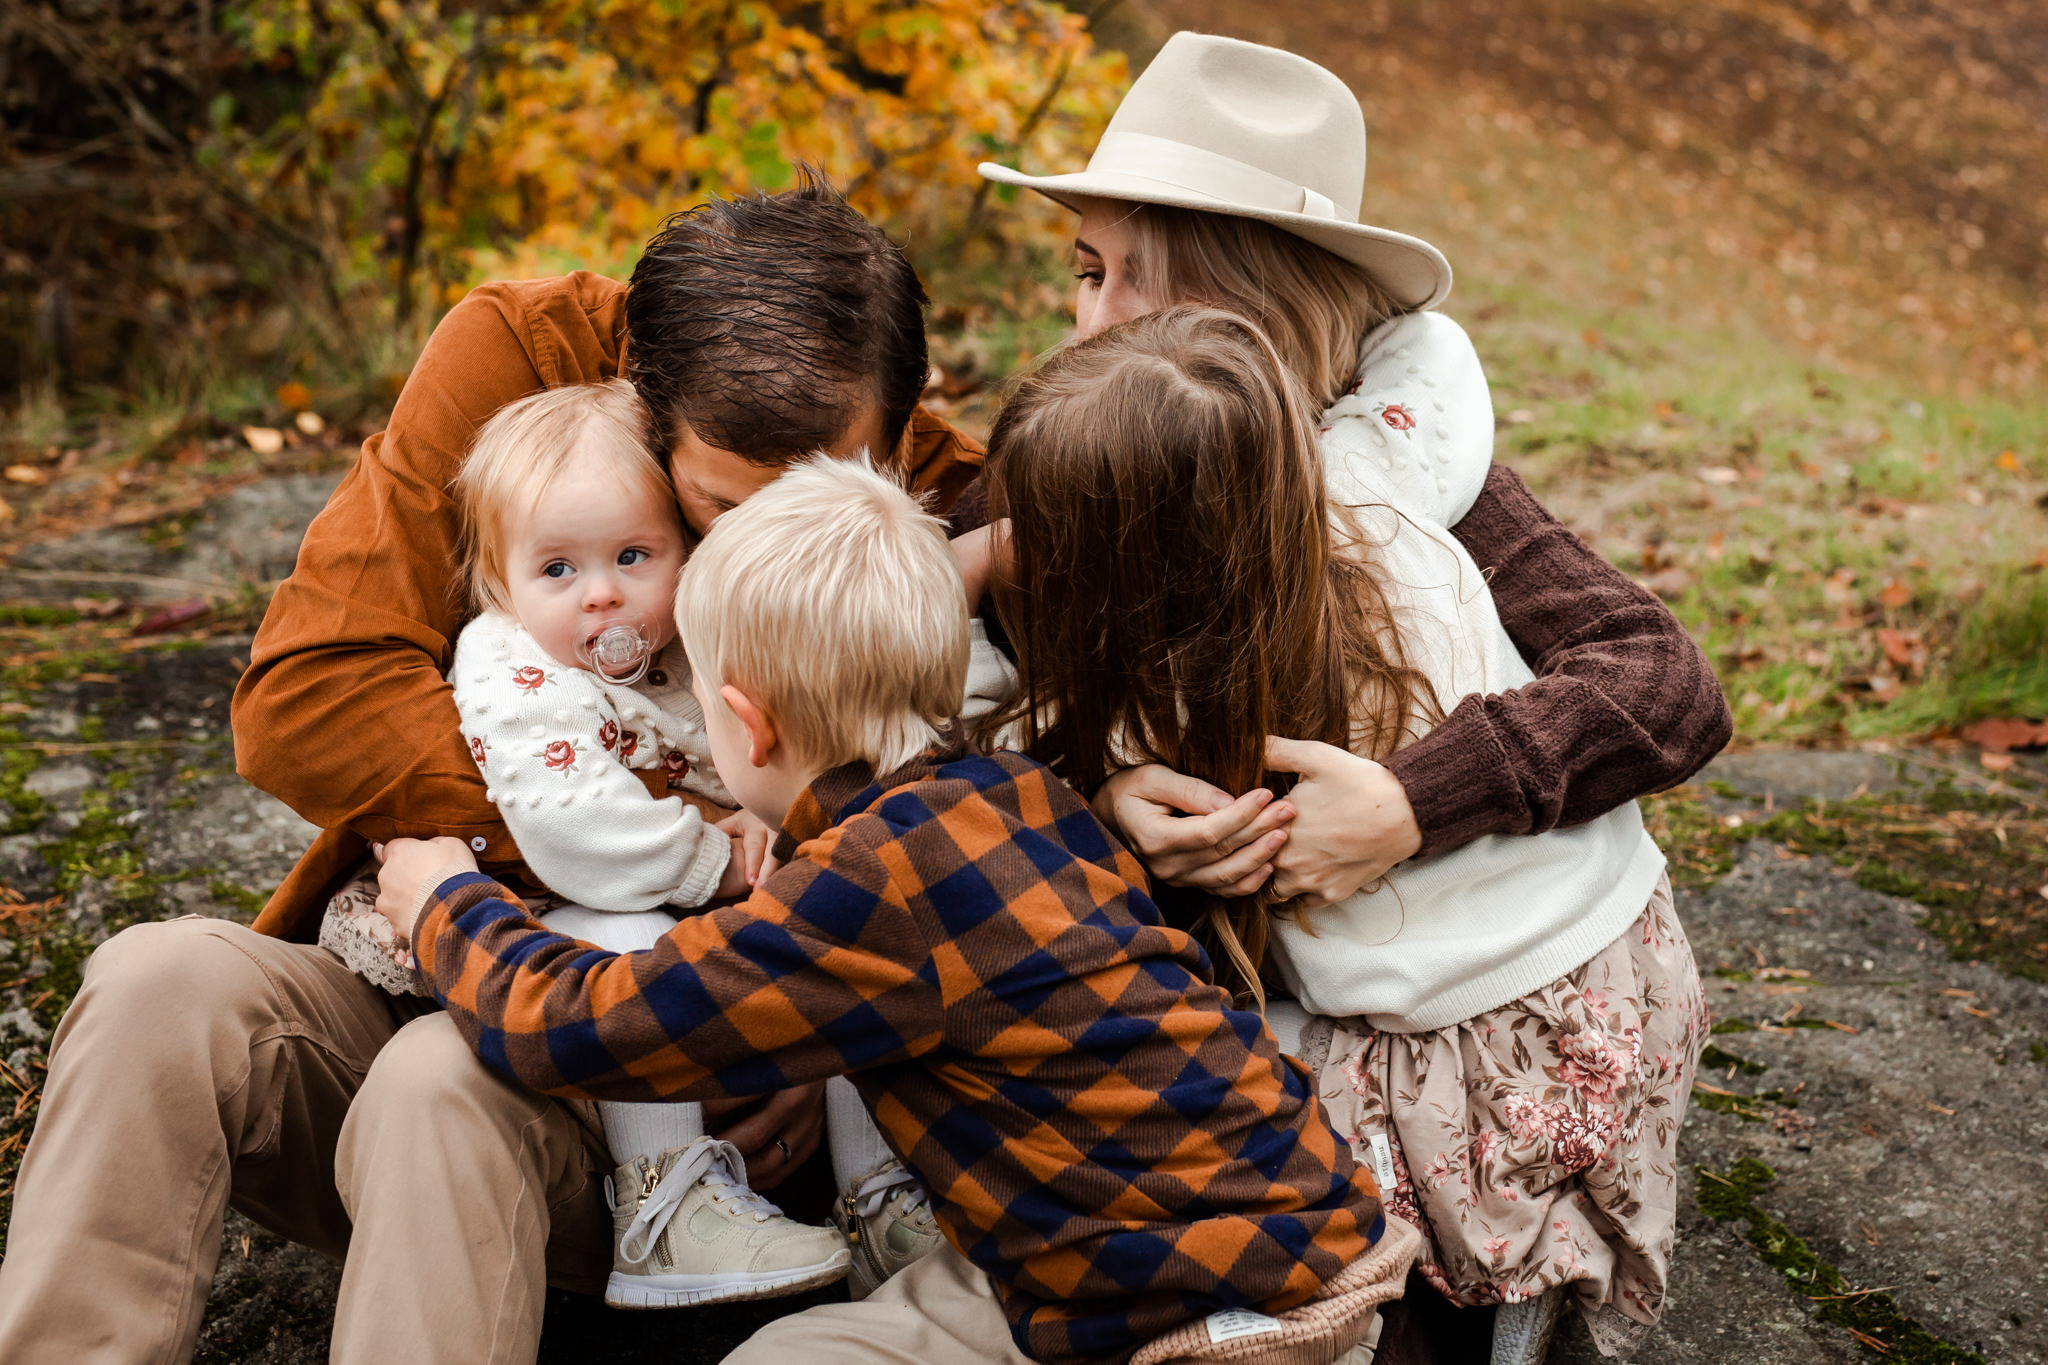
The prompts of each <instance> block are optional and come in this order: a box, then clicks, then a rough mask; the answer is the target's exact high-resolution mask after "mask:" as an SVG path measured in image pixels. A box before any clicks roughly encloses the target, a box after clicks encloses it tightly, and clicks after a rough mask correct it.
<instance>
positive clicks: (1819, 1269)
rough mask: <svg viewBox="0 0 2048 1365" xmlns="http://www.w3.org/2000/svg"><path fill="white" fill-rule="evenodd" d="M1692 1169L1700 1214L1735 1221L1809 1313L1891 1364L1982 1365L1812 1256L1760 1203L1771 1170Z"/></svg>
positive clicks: (1749, 1164)
mask: <svg viewBox="0 0 2048 1365" xmlns="http://www.w3.org/2000/svg"><path fill="white" fill-rule="evenodd" d="M1693 1169H1694V1170H1695V1171H1696V1172H1697V1173H1698V1186H1697V1194H1698V1198H1699V1205H1700V1212H1702V1213H1704V1214H1706V1215H1707V1216H1708V1217H1709V1218H1713V1219H1716V1220H1718V1221H1720V1222H1724V1223H1741V1224H1742V1235H1743V1238H1744V1240H1746V1241H1747V1242H1748V1243H1749V1244H1750V1245H1751V1246H1752V1247H1755V1248H1756V1251H1757V1254H1758V1255H1759V1256H1761V1257H1762V1258H1763V1261H1764V1264H1765V1265H1768V1266H1770V1267H1771V1268H1772V1269H1774V1270H1776V1271H1778V1272H1779V1273H1780V1274H1782V1275H1783V1276H1784V1277H1785V1283H1786V1284H1787V1285H1789V1286H1790V1287H1791V1288H1793V1289H1794V1290H1797V1291H1798V1292H1799V1293H1802V1294H1804V1295H1805V1296H1806V1297H1807V1298H1808V1299H1809V1300H1811V1301H1812V1302H1813V1304H1814V1316H1815V1317H1817V1318H1819V1319H1820V1320H1821V1321H1822V1322H1825V1323H1829V1324H1831V1325H1833V1326H1836V1327H1840V1328H1842V1329H1844V1330H1845V1331H1847V1332H1849V1333H1850V1335H1852V1336H1854V1337H1855V1338H1856V1340H1857V1342H1858V1344H1859V1345H1861V1346H1862V1347H1863V1349H1864V1350H1865V1351H1867V1352H1869V1353H1870V1354H1871V1355H1873V1356H1879V1357H1882V1358H1883V1359H1884V1360H1886V1361H1887V1362H1893V1363H1894V1365H1984V1357H1982V1356H1980V1355H1978V1354H1977V1353H1976V1352H1975V1351H1966V1350H1964V1349H1963V1348H1962V1347H1960V1346H1957V1345H1956V1344H1955V1343H1953V1342H1949V1341H1944V1340H1942V1339H1941V1338H1940V1337H1937V1336H1935V1335H1934V1334H1933V1333H1932V1332H1929V1331H1928V1330H1927V1329H1926V1328H1924V1327H1922V1326H1921V1325H1920V1324H1919V1323H1918V1322H1915V1321H1914V1320H1913V1319H1912V1318H1911V1317H1909V1316H1907V1314H1906V1312H1905V1310H1904V1309H1902V1308H1900V1307H1899V1304H1898V1301H1897V1300H1896V1299H1894V1298H1892V1296H1891V1295H1889V1294H1886V1293H1882V1292H1874V1293H1858V1292H1854V1291H1852V1290H1851V1289H1850V1288H1849V1283H1848V1281H1847V1280H1845V1279H1843V1278H1842V1273H1841V1272H1840V1271H1839V1270H1837V1269H1835V1267H1833V1266H1832V1265H1829V1264H1828V1263H1827V1262H1826V1261H1823V1260H1822V1259H1820V1257H1819V1256H1817V1255H1815V1254H1814V1252H1813V1250H1812V1248H1810V1247H1808V1246H1807V1245H1806V1242H1805V1241H1804V1240H1803V1239H1801V1238H1800V1237H1799V1236H1798V1235H1797V1234H1796V1233H1794V1232H1793V1231H1792V1229H1791V1228H1789V1227H1787V1226H1786V1225H1785V1224H1784V1223H1783V1222H1782V1221H1781V1220H1779V1219H1777V1218H1774V1217H1772V1216H1771V1215H1770V1214H1769V1213H1767V1212H1765V1211H1764V1209H1763V1208H1762V1207H1761V1206H1760V1205H1758V1203H1757V1196H1758V1195H1759V1194H1761V1193H1762V1192H1763V1190H1764V1189H1765V1187H1766V1186H1768V1185H1770V1184H1771V1183H1772V1182H1773V1181H1775V1180H1776V1179H1777V1178H1778V1176H1777V1172H1775V1171H1773V1170H1772V1169H1771V1168H1770V1167H1768V1166H1766V1165H1764V1164H1763V1163H1762V1162H1761V1161H1757V1160H1755V1159H1753V1158H1750V1157H1744V1158H1743V1159H1742V1160H1740V1161H1738V1162H1736V1163H1735V1165H1734V1166H1733V1167H1731V1168H1730V1169H1729V1170H1728V1172H1727V1173H1726V1174H1722V1173H1720V1172H1718V1171H1710V1170H1708V1169H1707V1168H1706V1167H1704V1166H1696V1167H1694V1168H1693Z"/></svg>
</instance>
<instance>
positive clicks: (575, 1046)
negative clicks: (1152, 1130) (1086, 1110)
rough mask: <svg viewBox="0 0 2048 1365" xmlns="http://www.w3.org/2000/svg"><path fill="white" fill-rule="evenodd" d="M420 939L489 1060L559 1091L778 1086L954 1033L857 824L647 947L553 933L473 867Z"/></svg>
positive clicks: (600, 1095) (671, 1095)
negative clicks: (614, 947) (623, 949)
mask: <svg viewBox="0 0 2048 1365" xmlns="http://www.w3.org/2000/svg"><path fill="white" fill-rule="evenodd" d="M413 937H414V942H415V952H416V953H417V955H418V957H419V962H420V972H421V974H422V975H423V976H424V977H425V978H426V980H427V981H428V982H429V983H430V984H431V986H432V987H433V991H434V995H435V998H436V999H438V1000H439V1001H440V1002H441V1003H442V1004H443V1005H444V1006H446V1007H447V1010H448V1013H449V1016H450V1017H451V1018H453V1019H454V1020H455V1023H456V1026H457V1027H458V1028H460V1029H461V1030H462V1033H463V1036H464V1037H465V1038H467V1039H468V1040H469V1043H470V1045H471V1046H472V1047H474V1048H475V1049H476V1051H477V1054H478V1055H479V1056H480V1057H482V1058H483V1059H484V1061H486V1062H487V1063H489V1064H490V1065H492V1066H494V1067H496V1068H497V1069H498V1070H500V1071H502V1072H504V1073H505V1074H506V1075H508V1076H511V1077H512V1078H513V1079H515V1080H517V1081H519V1082H520V1083H521V1084H523V1085H526V1086H529V1087H531V1088H532V1089H535V1090H539V1091H543V1092H545V1093H548V1094H553V1095H566V1096H574V1097H581V1098H588V1099H603V1100H671V1099H686V1100H705V1099H717V1098H721V1097H724V1096H729V1095H759V1094H767V1093H769V1092H772V1091H776V1090H784V1089H788V1088H789V1087H791V1086H795V1085H802V1084H805V1083H808V1082H811V1081H817V1080H822V1079H824V1078H826V1077H829V1076H836V1075H842V1074H844V1073H846V1072H849V1071H852V1070H854V1069H856V1068H859V1067H867V1066H874V1065H880V1064H885V1063H887V1062H890V1061H898V1060H903V1059H907V1058H909V1057H913V1056H916V1055H918V1054H919V1053H921V1052H924V1051H927V1050H929V1049H931V1048H932V1047H935V1046H937V1044H938V1042H939V1039H940V1033H941V1029H942V1027H943V1024H942V1015H943V1008H942V1005H941V1002H940V997H939V993H938V990H937V988H936V985H935V981H934V978H933V975H932V969H931V949H930V945H929V944H928V943H927V942H926V940H925V938H924V936H923V934H922V933H921V932H920V930H919V927H918V925H917V923H916V921H915V920H914V918H913V917H912V916H911V914H910V913H909V911H908V910H907V909H906V907H905V906H904V904H903V901H902V899H901V898H900V897H899V896H898V895H896V894H895V892H894V891H893V889H892V888H891V886H890V881H889V877H888V874H887V872H886V870H885V869H884V867H883V865H882V862H881V861H880V859H878V858H877V857H876V856H875V853H874V851H873V850H872V849H870V848H868V847H866V846H865V845H864V844H863V842H862V841H861V840H859V839H858V838H853V837H849V834H848V827H840V828H837V829H833V830H831V831H829V832H828V833H826V834H825V835H823V836H821V837H820V838H818V839H816V840H813V841H812V842H811V843H808V844H806V845H804V846H803V848H802V849H801V850H800V851H799V854H798V857H797V858H796V860H795V861H793V862H791V863H790V864H789V865H788V866H786V867H784V868H783V869H781V870H780V871H778V872H777V873H776V874H775V875H774V876H772V877H770V878H769V879H768V880H767V881H766V882H764V883H763V884H762V885H761V886H760V887H759V888H757V889H756V890H755V892H754V894H753V896H752V897H750V898H749V899H748V900H747V901H746V902H744V903H743V904H740V905H736V906H730V907H726V908H723V909H719V910H713V911H710V912H709V913H706V914H701V915H695V916H692V917H690V918H688V919H684V920H682V921H680V922H678V923H677V925H676V927H675V928H674V929H673V930H671V931H670V932H669V934H668V935H667V937H665V938H664V939H663V940H662V941H661V942H660V943H658V944H656V945H655V946H654V947H653V948H650V949H648V950H647V951H645V952H638V953H608V952H603V951H601V950H598V949H595V948H592V947H590V946H588V945H587V944H583V943H579V942H577V941H576V940H574V939H570V938H565V937H563V936H562V935H560V934H554V933H550V932H549V931H548V930H547V929H545V928H543V927H542V926H541V925H540V924H539V923H537V922H536V921H534V920H533V919H532V918H531V917H530V916H529V915H528V914H527V913H526V908H525V907H524V906H523V905H522V904H520V902H519V901H518V899H517V898H516V897H514V896H513V895H512V893H511V892H509V891H507V890H506V889H505V888H504V887H502V886H500V885H498V884H497V883H496V882H494V881H492V880H491V879H490V878H488V877H485V876H482V875H480V874H476V873H468V874H464V875H462V876H458V877H451V878H449V879H448V880H447V881H445V882H443V883H441V885H440V886H439V887H437V888H436V889H435V892H434V894H433V896H432V897H431V898H430V899H429V900H428V902H427V905H426V908H425V909H424V910H423V911H422V912H421V913H420V918H419V922H418V923H417V924H416V925H415V926H414V934H413Z"/></svg>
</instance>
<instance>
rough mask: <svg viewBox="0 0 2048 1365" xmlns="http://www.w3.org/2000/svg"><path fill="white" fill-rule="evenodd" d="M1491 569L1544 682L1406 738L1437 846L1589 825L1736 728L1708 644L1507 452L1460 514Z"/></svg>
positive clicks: (1404, 776) (1425, 836)
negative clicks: (1572, 523)
mask: <svg viewBox="0 0 2048 1365" xmlns="http://www.w3.org/2000/svg"><path fill="white" fill-rule="evenodd" d="M1452 534H1454V535H1455V536H1457V537H1458V539H1459V541H1460V542H1462V543H1463V544H1464V546H1465V548H1466V550H1467V551H1468V552H1469V553H1470V554H1471V556H1472V559H1473V561H1474V562H1475V563H1476V564H1478V565H1479V567H1480V568H1481V569H1483V570H1485V571H1487V572H1488V573H1490V574H1491V586H1492V591H1493V598H1494V605H1495V608H1496V609H1497V610H1498V611H1499V613H1500V620H1501V624H1502V625H1503V626H1504V627H1506V629H1507V632H1508V635H1509V637H1510V638H1511V639H1512V640H1513V641H1514V644H1515V648H1516V649H1517V650H1518V651H1519V652H1520V653H1521V655H1522V657H1523V658H1524V659H1526V660H1527V661H1528V663H1529V667H1530V668H1531V669H1532V670H1533V671H1534V672H1535V674H1536V678H1535V680H1534V681H1532V682H1529V683H1526V684H1524V685H1523V686H1521V687H1518V688H1515V689H1513V690H1512V691H1508V692H1498V693H1493V694H1491V695H1486V696H1469V697H1466V698H1465V699H1464V700H1463V701H1461V702H1459V703H1458V705H1457V707H1456V709H1454V710H1453V711H1452V712H1451V714H1450V715H1449V716H1448V717H1447V718H1446V719H1445V720H1444V722H1443V724H1441V725H1439V726H1437V727H1436V728H1435V729H1433V730H1431V731H1430V732H1429V733H1428V734H1426V735H1424V736H1423V737H1422V738H1421V739H1419V740H1417V741H1416V742H1415V743H1413V744H1411V745H1409V746H1408V747H1406V748H1404V749H1400V750H1397V751H1395V752H1394V753H1393V754H1392V755H1391V756H1389V757H1388V759H1387V760H1386V763H1387V767H1388V768H1389V769H1391V770H1392V771H1393V773H1394V775H1395V776H1396V777H1398V778H1399V779H1400V780H1401V785H1402V787H1403V788H1405V789H1406V791H1407V794H1408V801H1409V804H1410V805H1411V806H1413V807H1414V810H1415V821H1416V824H1417V825H1418V826H1419V827H1420V828H1421V831H1422V853H1423V854H1425V855H1426V854H1430V853H1439V852H1442V851H1444V850H1446V849H1451V848H1456V847H1459V846H1460V845H1462V844H1466V843H1469V842H1470V841H1472V840H1473V839H1476V838H1478V837H1480V836H1481V835H1486V834H1540V833H1542V832H1543V831H1544V830H1547V829H1554V828H1557V827H1559V826H1569V825H1579V824H1584V823H1586V822H1587V821H1589V820H1594V819H1597V818H1599V817H1600V816H1602V815H1605V814H1606V813H1607V812H1608V811H1611V810H1613V809H1614V808H1615V807H1617V806H1620V805H1622V804H1623V803H1624V802H1627V801H1633V800H1635V799H1636V798H1637V797H1639V796H1647V795H1648V794H1650V793H1651V792H1655V791H1662V790H1663V789H1665V788H1666V787H1671V786H1674V785H1676V784H1678V783H1680V782H1683V781H1685V780H1686V779H1687V778H1689V777H1691V776H1692V775H1693V774H1694V773H1696V772H1698V771H1699V770H1700V768H1702V767H1703V766H1705V764H1706V762H1707V760H1708V759H1710V758H1712V757H1713V756H1714V755H1715V754H1717V753H1719V752H1720V751H1721V749H1722V747H1723V746H1724V745H1726V744H1727V743H1728V740H1729V738H1730V736H1731V735H1732V734H1733V733H1734V722H1733V718H1732V717H1731V716H1730V714H1729V711H1728V702H1727V698H1726V697H1724V696H1723V695H1722V692H1721V684H1720V682H1719V680H1718V679H1717V678H1716V677H1715V676H1714V670H1713V666H1712V665H1711V664H1709V663H1708V661H1707V657H1706V654H1705V653H1704V652H1703V651H1702V650H1701V649H1700V647H1699V645H1698V644H1697V643H1695V642H1694V640H1693V638H1692V637H1691V636H1690V635H1688V634H1687V633H1686V631H1685V627H1684V626H1682V625H1681V624H1679V621H1678V618H1676V617H1675V616H1673V615H1672V614H1671V612H1670V610H1669V609H1668V608H1666V607H1665V605H1664V604H1663V603H1662V602H1660V601H1658V600H1657V598H1656V597H1655V596H1654V595H1652V594H1651V593H1649V592H1646V591H1645V590H1643V589H1642V588H1640V587H1638V586H1637V585H1636V584H1635V583H1633V582H1631V581H1629V579H1628V576H1627V575H1625V574H1623V573H1622V572H1621V571H1620V570H1619V569H1617V568H1615V567H1614V566H1613V565H1612V564H1609V563H1608V562H1607V561H1606V560H1605V559H1603V558H1601V557H1600V556H1599V555H1598V554H1596V553H1595V552H1594V551H1593V550H1592V548H1591V547H1589V546H1588V545H1587V544H1586V543H1585V542H1584V541H1582V540H1580V539H1579V538H1578V536H1576V535H1574V534H1573V533H1572V531H1571V529H1570V528H1569V527H1566V526H1565V525H1563V524H1562V523H1561V522H1559V521H1558V520H1557V519H1556V518H1555V517H1553V516H1551V515H1550V513H1549V512H1548V511H1547V510H1545V508H1544V506H1543V504H1542V503H1541V502H1539V501H1537V499H1536V497H1535V495H1534V494H1532V493H1531V492H1530V491H1529V488H1528V485H1526V484H1524V483H1523V482H1522V480H1521V477H1520V476H1519V475H1517V474H1516V473H1515V472H1514V471H1513V470H1511V469H1508V468H1506V467H1505V466H1495V467H1494V468H1493V470H1492V471H1491V472H1490V473H1489V474H1488V476H1487V478H1486V482H1485V489H1484V491H1483V492H1482V493H1481V494H1480V496H1479V498H1478V499H1477V500H1476V501H1475V502H1474V504H1473V506H1472V508H1471V511H1470V512H1469V513H1468V514H1467V515H1466V516H1465V517H1464V519H1463V520H1461V521H1460V522H1459V523H1458V524H1457V525H1456V526H1454V527H1453V528H1452Z"/></svg>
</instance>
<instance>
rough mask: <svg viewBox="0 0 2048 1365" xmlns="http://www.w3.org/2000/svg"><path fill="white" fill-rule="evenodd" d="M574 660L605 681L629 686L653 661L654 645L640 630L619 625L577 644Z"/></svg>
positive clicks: (645, 672)
mask: <svg viewBox="0 0 2048 1365" xmlns="http://www.w3.org/2000/svg"><path fill="white" fill-rule="evenodd" d="M576 657H577V658H578V659H580V660H582V662H583V666H584V667H585V668H588V669H589V670H590V671H591V672H593V673H595V674H597V675H598V676H599V677H601V678H603V679H604V680H605V681H606V682H609V683H617V684H618V685H619V686H621V687H631V686H632V685H633V684H634V683H636V682H639V681H640V679H642V678H643V677H645V676H647V668H648V665H649V664H651V663H653V662H654V644H653V642H652V641H651V640H649V639H648V638H647V632H646V631H644V630H642V629H641V628H640V627H638V626H629V625H627V624H625V623H624V622H620V623H619V624H617V625H610V626H606V627H605V628H604V629H603V630H601V631H599V632H598V633H597V635H596V637H595V638H592V639H586V640H584V641H583V642H582V643H580V644H578V645H577V646H576Z"/></svg>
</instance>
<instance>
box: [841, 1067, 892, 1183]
mask: <svg viewBox="0 0 2048 1365" xmlns="http://www.w3.org/2000/svg"><path fill="white" fill-rule="evenodd" d="M825 1142H826V1144H827V1145H828V1146H829V1147H830V1148H831V1149H832V1178H833V1179H834V1180H836V1181H838V1182H839V1188H840V1190H841V1191H842V1192H843V1191H846V1190H850V1189H852V1188H853V1187H854V1185H855V1183H857V1182H858V1181H859V1180H860V1178H861V1177H862V1176H864V1175H867V1174H868V1173H869V1172H871V1171H873V1170H874V1169H875V1167H877V1166H879V1165H881V1164H882V1163H883V1162H885V1161H890V1160H894V1159H895V1156H896V1154H895V1153H894V1152H892V1151H890V1150H889V1144H888V1143H886V1142H884V1141H882V1133H881V1130H880V1129H878V1128H876V1127H875V1121H874V1120H873V1119H872V1118H870V1117H868V1107H867V1106H866V1105H865V1104H863V1103H861V1098H860V1091H858V1090H856V1089H854V1085H853V1082H852V1081H849V1080H847V1079H846V1077H844V1076H834V1077H833V1078H832V1079H831V1080H829V1081H826V1082H825Z"/></svg>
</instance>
